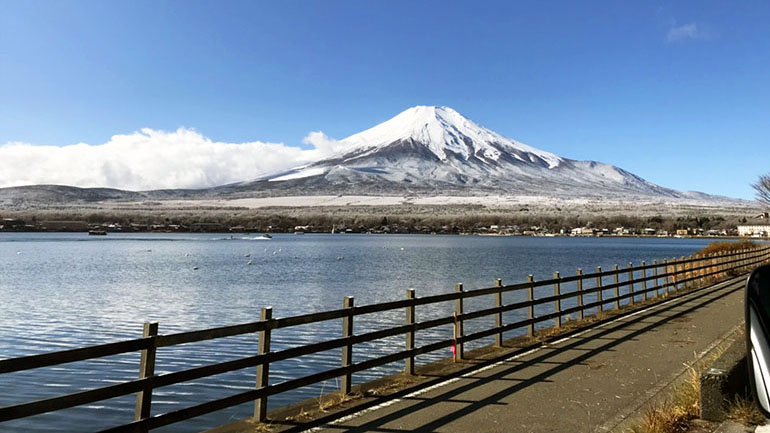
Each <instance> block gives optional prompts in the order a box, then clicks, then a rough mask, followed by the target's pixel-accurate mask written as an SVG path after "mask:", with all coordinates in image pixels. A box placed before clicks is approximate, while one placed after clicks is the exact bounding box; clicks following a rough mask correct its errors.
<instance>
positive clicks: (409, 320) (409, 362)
mask: <svg viewBox="0 0 770 433" xmlns="http://www.w3.org/2000/svg"><path fill="white" fill-rule="evenodd" d="M406 299H409V300H412V301H413V300H414V289H407V291H406ZM414 319H415V317H414V302H412V303H411V305H409V306H408V307H406V324H407V325H414ZM413 349H414V326H412V329H411V331H408V332H407V333H406V350H413ZM404 372H405V373H406V374H408V375H414V355H409V357H408V358H406V367H405V368H404Z"/></svg>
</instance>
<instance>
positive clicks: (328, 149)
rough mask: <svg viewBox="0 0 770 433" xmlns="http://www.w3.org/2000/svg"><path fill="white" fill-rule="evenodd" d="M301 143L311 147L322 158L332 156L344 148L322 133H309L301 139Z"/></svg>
mask: <svg viewBox="0 0 770 433" xmlns="http://www.w3.org/2000/svg"><path fill="white" fill-rule="evenodd" d="M302 143H304V144H310V145H312V146H313V147H314V148H315V149H316V151H317V152H318V153H319V154H320V155H323V156H326V155H331V154H334V153H336V152H339V151H341V150H342V149H344V148H345V144H344V143H342V142H341V141H338V140H335V139H333V138H331V137H329V136H328V135H326V134H324V133H323V131H313V132H311V133H310V134H308V135H307V137H305V138H304V139H302Z"/></svg>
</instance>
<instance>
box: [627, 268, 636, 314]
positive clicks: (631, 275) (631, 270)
mask: <svg viewBox="0 0 770 433" xmlns="http://www.w3.org/2000/svg"><path fill="white" fill-rule="evenodd" d="M633 280H634V264H633V263H631V262H628V290H629V291H630V292H631V305H634V298H635V297H636V296H635V295H634V283H632V281H633Z"/></svg>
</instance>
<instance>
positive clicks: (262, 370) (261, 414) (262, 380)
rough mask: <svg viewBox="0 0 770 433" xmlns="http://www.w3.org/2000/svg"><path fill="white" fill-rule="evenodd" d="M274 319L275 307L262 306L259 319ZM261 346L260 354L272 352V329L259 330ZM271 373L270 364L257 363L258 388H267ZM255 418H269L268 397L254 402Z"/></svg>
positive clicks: (259, 419)
mask: <svg viewBox="0 0 770 433" xmlns="http://www.w3.org/2000/svg"><path fill="white" fill-rule="evenodd" d="M272 319H273V307H265V308H262V311H261V313H260V317H259V320H260V321H262V322H269V321H270V320H272ZM257 335H258V336H259V347H258V349H257V354H258V355H265V354H267V353H270V329H265V330H264V331H259V332H258V334H257ZM269 375H270V364H267V363H262V364H259V365H257V389H262V388H266V387H267V385H268V379H269ZM254 418H256V420H257V421H259V422H263V421H265V420H266V419H267V397H261V398H258V399H257V400H256V401H255V402H254Z"/></svg>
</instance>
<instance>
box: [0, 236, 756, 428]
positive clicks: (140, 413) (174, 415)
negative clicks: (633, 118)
mask: <svg viewBox="0 0 770 433" xmlns="http://www.w3.org/2000/svg"><path fill="white" fill-rule="evenodd" d="M767 261H770V247H766V248H756V249H752V250H744V251H738V252H733V253H728V254H720V255H708V256H694V257H691V258H681V259H677V260H665V261H664V262H663V263H658V262H657V261H656V262H653V263H652V264H646V263H645V262H642V263H641V265H640V266H636V267H634V266H633V264H632V263H629V264H628V267H627V268H620V267H618V266H617V265H616V266H615V267H614V268H613V269H612V270H609V271H602V269H601V268H597V269H596V272H594V273H583V271H582V269H578V270H577V272H576V274H575V275H571V276H562V275H561V274H560V273H558V272H556V273H554V275H553V278H552V279H549V280H542V281H535V280H534V278H533V277H532V276H531V275H529V276H528V277H527V281H526V282H524V283H520V284H512V285H504V284H503V282H502V281H501V280H499V279H498V280H495V284H494V286H493V287H489V288H483V289H477V290H464V288H463V286H462V284H458V285H457V286H456V288H455V291H454V292H452V293H446V294H440V295H432V296H426V297H421V298H419V297H417V296H416V293H415V291H414V290H413V289H410V290H408V291H407V293H406V298H405V299H403V300H399V301H391V302H385V303H379V304H371V305H363V306H355V304H354V300H353V298H352V297H346V298H345V299H344V303H343V308H341V309H338V310H330V311H323V312H319V313H310V314H303V315H298V316H293V317H284V318H276V319H274V318H273V317H272V308H271V307H266V308H263V309H262V314H261V317H260V320H259V321H257V322H252V323H245V324H240V325H233V326H224V327H218V328H213V329H206V330H200V331H191V332H182V333H177V334H170V335H159V334H158V324H157V323H147V324H145V328H144V333H143V336H142V338H137V339H133V340H126V341H120V342H116V343H108V344H101V345H97V346H91V347H84V348H79V349H71V350H64V351H58V352H53V353H46V354H40V355H31V356H24V357H19V358H11V359H2V360H0V374H3V373H12V372H18V371H25V370H31V369H36V368H41V367H49V366H55V365H61V364H67V363H72V362H78V361H86V360H91V359H97V358H103V357H106V356H112V355H118V354H123V353H131V352H139V353H140V354H141V357H140V359H141V360H140V371H139V375H138V378H137V379H136V380H131V381H127V382H123V383H118V384H115V385H110V386H105V387H101V388H96V389H90V390H86V391H80V392H76V393H72V394H67V395H62V396H58V397H52V398H45V399H42V400H37V401H31V402H26V403H21V404H15V405H11V406H6V407H2V408H0V422H3V421H9V420H14V419H19V418H25V417H29V416H33V415H38V414H43V413H47V412H52V411H57V410H61V409H66V408H71V407H74V406H80V405H86V404H91V403H95V402H98V401H103V400H107V399H111V398H115V397H120V396H125V395H130V394H136V395H137V400H136V411H135V420H134V421H133V422H131V423H128V424H125V425H120V426H117V427H114V428H111V429H109V430H105V431H109V432H146V431H149V430H152V429H155V428H159V427H162V426H166V425H169V424H173V423H176V422H179V421H183V420H186V419H190V418H193V417H198V416H201V415H204V414H207V413H211V412H214V411H218V410H221V409H225V408H228V407H232V406H235V405H239V404H243V403H248V402H254V417H255V419H257V420H259V421H264V420H265V419H266V416H267V400H268V397H269V396H271V395H275V394H279V393H283V392H287V391H290V390H294V389H297V388H301V387H306V386H308V385H312V384H316V383H319V382H322V381H325V380H330V379H335V378H341V390H340V391H341V392H343V393H349V392H350V390H351V385H352V376H353V374H355V373H358V372H361V371H365V370H369V369H372V368H375V367H380V366H383V365H385V364H390V363H394V362H400V361H404V362H405V373H406V374H414V368H415V357H416V356H418V355H423V354H426V353H430V352H434V351H437V350H442V349H446V348H448V347H452V346H455V347H456V354H457V358H458V359H462V358H463V356H464V346H465V343H468V342H471V341H475V340H478V339H481V338H487V337H494V339H495V345H497V346H501V345H502V343H503V334H504V333H505V332H510V331H515V330H521V329H525V331H524V333H526V334H527V335H530V336H531V335H534V333H535V330H536V325H542V326H545V325H546V324H548V323H551V324H552V326H555V327H559V326H561V325H562V323H563V320H564V318H565V317H572V315H576V317H577V318H578V319H583V318H585V317H587V316H588V315H590V313H591V312H593V314H600V313H602V312H604V311H607V309H608V306H611V308H615V309H617V308H620V307H621V306H623V305H624V304H623V303H624V302H625V303H628V304H633V303H634V302H638V301H639V300H648V299H655V298H660V297H665V296H669V295H671V294H675V293H676V292H678V291H680V290H682V289H685V288H687V287H690V286H692V285H693V284H699V283H704V282H708V281H710V280H713V279H719V278H722V277H724V276H727V275H728V274H730V275H738V274H739V273H742V272H745V271H748V270H749V269H751V268H753V267H755V266H757V265H759V264H761V263H763V262H767ZM648 271H651V273H648ZM621 277H623V278H624V279H621ZM606 278H612V283H611V284H606V282H605V279H606ZM661 280H662V283H661ZM591 281H594V284H593V285H592V287H588V286H589V285H590V283H591ZM572 282H574V283H575V290H571V291H567V290H564V289H565V287H566V284H568V283H572ZM539 287H552V288H553V295H551V296H539V297H536V296H535V288H539ZM623 288H625V289H626V290H625V293H621V289H623ZM517 291H526V300H525V301H518V302H513V303H509V304H505V303H504V302H503V294H505V293H509V292H517ZM606 293H612V295H611V296H609V297H605V294H606ZM482 296H493V297H494V299H493V305H494V306H493V307H490V308H482V309H478V310H475V311H466V305H465V303H464V300H465V299H470V298H477V297H482ZM592 299H594V300H592ZM451 301H454V302H455V308H454V314H453V315H451V316H446V317H439V318H435V319H430V320H425V321H421V322H420V321H417V316H416V309H417V307H418V306H421V305H430V304H437V303H442V302H451ZM564 301H570V302H569V304H574V306H570V307H568V308H563V306H564V305H565V304H564ZM535 307H538V308H539V309H540V311H541V312H542V311H543V309H545V312H544V313H543V314H539V315H536V308H535ZM393 310H403V311H404V315H405V322H404V325H401V326H393V327H389V328H386V329H381V330H376V331H368V332H364V333H360V334H355V333H354V327H353V325H354V320H355V317H356V316H361V315H365V314H373V313H378V312H386V311H393ZM512 311H522V312H525V313H526V314H525V317H526V319H523V320H518V321H516V322H513V323H507V324H506V323H504V315H503V313H506V312H512ZM489 316H492V317H493V318H494V326H492V327H489V328H487V329H483V330H481V331H477V332H474V333H471V334H467V335H466V334H465V333H464V332H463V331H464V329H463V323H464V322H467V321H469V320H473V319H479V318H483V317H489ZM329 320H341V321H342V332H341V336H340V337H339V338H333V339H330V340H326V341H321V342H317V343H311V344H306V345H303V346H297V347H291V348H288V349H283V350H279V351H271V349H270V340H271V333H272V331H273V330H276V329H282V328H290V327H295V326H300V325H308V324H313V323H318V322H325V321H329ZM447 325H453V327H454V329H455V333H454V335H452V336H450V337H451V338H446V339H443V340H440V341H436V342H433V343H430V344H425V345H422V346H417V341H416V333H417V332H418V331H422V330H427V329H432V328H436V327H439V326H447ZM255 333H256V334H257V335H258V341H259V345H258V351H257V355H252V356H247V357H243V358H239V359H235V360H231V361H226V362H219V363H215V364H210V365H205V366H201V367H195V368H190V369H187V370H182V371H177V372H173V373H166V374H159V375H156V374H154V371H155V366H156V362H157V359H156V357H157V349H159V348H163V347H169V346H177V345H182V344H188V343H193V342H201V341H206V340H212V339H218V338H225V337H232V336H237V335H244V334H255ZM399 335H403V336H404V338H405V345H404V350H401V351H398V352H395V353H391V354H389V355H386V356H380V357H377V358H374V359H368V360H366V361H363V362H358V363H354V362H353V352H354V350H355V346H356V345H357V344H361V343H367V342H372V341H377V340H381V339H384V338H388V337H395V336H399ZM333 349H341V350H342V356H341V358H340V367H337V368H332V369H330V370H325V371H321V372H318V373H313V374H310V375H307V376H304V377H300V378H297V379H291V380H287V381H284V382H281V383H277V384H273V385H270V384H269V372H270V364H272V363H275V362H278V361H282V360H287V359H292V358H297V357H300V356H306V355H310V354H314V353H319V352H324V351H328V350H333ZM245 368H256V381H255V388H254V389H252V390H249V391H245V392H241V393H238V394H234V395H230V396H228V397H225V398H220V399H216V400H212V401H208V402H205V403H202V404H198V405H194V406H190V407H187V408H183V409H179V410H175V411H171V412H167V413H163V414H158V415H154V416H153V415H152V393H153V390H154V389H157V388H160V387H164V386H169V385H174V384H179V383H182V382H188V381H191V380H196V379H201V378H205V377H210V376H214V375H218V374H222V373H227V372H232V371H237V370H242V369H245Z"/></svg>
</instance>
